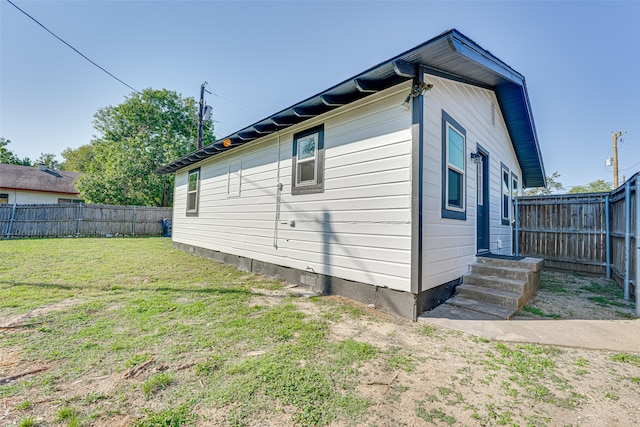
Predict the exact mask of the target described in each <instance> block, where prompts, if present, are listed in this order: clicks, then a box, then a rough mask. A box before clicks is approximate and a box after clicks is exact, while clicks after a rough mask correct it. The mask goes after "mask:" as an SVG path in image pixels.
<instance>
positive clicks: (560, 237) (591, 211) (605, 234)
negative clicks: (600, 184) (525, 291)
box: [515, 174, 640, 293]
mask: <svg viewBox="0 0 640 427" xmlns="http://www.w3.org/2000/svg"><path fill="white" fill-rule="evenodd" d="M639 183H640V174H636V175H634V176H633V177H632V178H631V179H629V180H628V181H627V182H626V183H625V184H624V185H623V186H620V187H619V188H617V189H615V190H614V191H612V192H611V193H590V194H561V195H549V196H529V197H519V198H517V200H516V202H515V203H516V210H517V219H518V223H517V225H516V234H517V243H516V246H517V248H518V254H520V255H527V256H535V257H540V258H544V259H545V266H547V267H554V268H562V269H567V270H572V271H579V272H588V273H596V274H605V273H607V270H609V271H610V273H611V276H612V277H613V278H614V279H615V280H616V281H617V282H618V283H619V284H621V285H622V286H623V287H624V288H625V289H626V290H628V291H630V293H633V292H634V289H633V287H630V286H629V283H630V282H632V283H634V284H635V283H636V282H638V281H639V280H638V274H637V271H638V268H639V266H638V265H637V264H638V263H639V261H638V258H640V255H638V254H639V253H640V242H639V240H638V239H640V236H638V234H640V231H639V230H640V227H639V225H640V224H639V221H640V212H638V210H639V209H638V205H639V203H638V200H637V198H638V197H639V195H638V192H639V191H638V188H640V185H638V184H639ZM625 283H626V284H625Z"/></svg>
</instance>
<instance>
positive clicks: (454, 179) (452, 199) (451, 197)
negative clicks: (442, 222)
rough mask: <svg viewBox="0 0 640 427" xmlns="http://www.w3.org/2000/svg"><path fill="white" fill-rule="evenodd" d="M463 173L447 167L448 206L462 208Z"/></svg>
mask: <svg viewBox="0 0 640 427" xmlns="http://www.w3.org/2000/svg"><path fill="white" fill-rule="evenodd" d="M462 177H463V175H462V174H461V173H458V172H456V171H454V170H451V169H449V176H448V178H449V188H448V190H447V192H448V194H447V203H448V204H449V206H453V207H456V208H462V182H463V179H462Z"/></svg>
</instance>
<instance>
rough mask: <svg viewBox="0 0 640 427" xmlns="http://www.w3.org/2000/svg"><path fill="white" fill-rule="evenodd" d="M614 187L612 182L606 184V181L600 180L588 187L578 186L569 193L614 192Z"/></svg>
mask: <svg viewBox="0 0 640 427" xmlns="http://www.w3.org/2000/svg"><path fill="white" fill-rule="evenodd" d="M612 187H613V186H612V185H611V183H610V182H606V181H605V180H604V179H598V180H596V181H592V182H590V183H589V184H587V185H576V186H575V187H573V188H572V189H571V190H569V193H571V194H575V193H604V192H607V193H608V192H609V191H611V190H613V188H612Z"/></svg>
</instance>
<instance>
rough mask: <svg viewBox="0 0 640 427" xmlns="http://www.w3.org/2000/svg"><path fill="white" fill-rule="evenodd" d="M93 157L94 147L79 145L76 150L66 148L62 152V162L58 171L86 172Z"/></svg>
mask: <svg viewBox="0 0 640 427" xmlns="http://www.w3.org/2000/svg"><path fill="white" fill-rule="evenodd" d="M94 157H95V147H94V146H93V145H91V144H85V145H81V146H80V147H78V148H67V149H66V150H64V151H63V152H62V158H63V159H64V161H63V162H62V164H61V165H60V169H62V170H66V171H73V172H87V169H88V168H89V165H90V164H91V162H92V161H93V159H94Z"/></svg>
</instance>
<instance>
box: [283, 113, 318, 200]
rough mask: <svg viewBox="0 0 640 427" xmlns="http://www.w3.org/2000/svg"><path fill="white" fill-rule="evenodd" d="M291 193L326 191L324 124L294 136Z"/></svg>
mask: <svg viewBox="0 0 640 427" xmlns="http://www.w3.org/2000/svg"><path fill="white" fill-rule="evenodd" d="M291 170H292V174H291V194H294V195H295V194H310V193H322V192H324V126H323V125H320V126H316V127H313V128H311V129H307V130H305V131H303V132H299V133H297V134H295V135H294V136H293V163H292V169H291Z"/></svg>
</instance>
